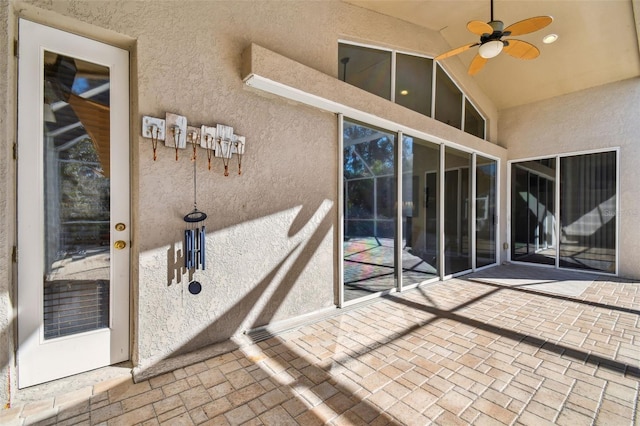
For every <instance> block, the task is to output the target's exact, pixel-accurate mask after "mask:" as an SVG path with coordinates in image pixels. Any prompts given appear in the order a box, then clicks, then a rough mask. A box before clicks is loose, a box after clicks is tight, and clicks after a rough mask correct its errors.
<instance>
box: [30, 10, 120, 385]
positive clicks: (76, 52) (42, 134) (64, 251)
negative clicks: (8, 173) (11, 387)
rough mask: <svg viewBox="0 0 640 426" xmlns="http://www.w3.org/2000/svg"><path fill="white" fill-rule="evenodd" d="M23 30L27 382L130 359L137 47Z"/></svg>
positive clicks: (52, 31)
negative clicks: (132, 85)
mask: <svg viewBox="0 0 640 426" xmlns="http://www.w3.org/2000/svg"><path fill="white" fill-rule="evenodd" d="M19 25H20V28H19V30H20V39H19V46H20V47H19V60H18V67H19V68H18V105H19V106H18V340H19V341H18V384H19V387H21V388H22V387H26V386H31V385H34V384H38V383H42V382H46V381H49V380H54V379H57V378H60V377H65V376H69V375H72V374H76V373H79V372H83V371H87V370H91V369H94V368H98V367H102V366H105V365H110V364H114V363H117V362H121V361H125V360H128V359H129V245H130V242H129V240H130V238H129V234H130V226H129V224H130V223H129V54H128V52H127V51H125V50H122V49H118V48H115V47H113V46H109V45H106V44H103V43H99V42H96V41H93V40H89V39H86V38H83V37H79V36H76V35H73V34H69V33H65V32H62V31H58V30H55V29H52V28H49V27H45V26H42V25H38V24H35V23H33V22H29V21H25V20H20V24H19Z"/></svg>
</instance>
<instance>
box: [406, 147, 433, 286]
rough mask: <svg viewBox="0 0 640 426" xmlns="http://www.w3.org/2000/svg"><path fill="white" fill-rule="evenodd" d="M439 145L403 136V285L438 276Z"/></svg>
mask: <svg viewBox="0 0 640 426" xmlns="http://www.w3.org/2000/svg"><path fill="white" fill-rule="evenodd" d="M439 168H440V147H439V146H438V145H435V144H432V143H429V142H426V141H424V140H420V139H417V138H413V137H410V136H404V138H403V141H402V170H403V175H402V280H403V281H402V282H403V286H408V285H411V284H418V283H421V282H422V281H425V280H428V279H431V278H437V277H438V276H439V273H438V259H439V256H438V251H437V247H438V232H437V229H438V227H437V225H438V224H437V217H438V216H437V212H438V208H439V203H438V191H437V189H438V185H437V182H438V179H437V176H438V170H439Z"/></svg>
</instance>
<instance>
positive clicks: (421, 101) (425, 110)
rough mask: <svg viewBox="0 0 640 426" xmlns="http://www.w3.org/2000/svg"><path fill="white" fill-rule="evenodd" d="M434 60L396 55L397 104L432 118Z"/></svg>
mask: <svg viewBox="0 0 640 426" xmlns="http://www.w3.org/2000/svg"><path fill="white" fill-rule="evenodd" d="M432 74H433V59H429V58H421V57H419V56H413V55H405V54H402V53H397V54H396V97H395V100H396V103H397V104H400V105H402V106H405V107H407V108H409V109H412V110H414V111H417V112H419V113H420V114H424V115H428V116H431V81H432Z"/></svg>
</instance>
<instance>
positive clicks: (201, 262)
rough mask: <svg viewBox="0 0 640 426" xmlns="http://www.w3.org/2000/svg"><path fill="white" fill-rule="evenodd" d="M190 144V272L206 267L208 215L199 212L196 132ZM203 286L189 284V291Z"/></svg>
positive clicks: (187, 260) (186, 235) (186, 252)
mask: <svg viewBox="0 0 640 426" xmlns="http://www.w3.org/2000/svg"><path fill="white" fill-rule="evenodd" d="M188 137H189V142H190V143H192V144H193V147H194V149H193V157H192V158H191V161H192V162H193V210H192V211H191V212H190V213H188V214H187V215H186V216H185V217H184V221H185V222H186V223H187V229H185V231H184V266H185V267H186V268H187V269H188V270H189V271H191V270H194V269H196V270H197V269H202V270H204V269H205V267H206V262H205V253H206V251H205V247H206V241H205V236H206V232H205V226H204V221H205V219H206V218H207V214H206V213H204V212H201V211H199V210H198V204H197V198H196V197H197V190H196V182H197V181H196V149H195V147H196V144H198V143H199V140H198V139H199V135H198V133H197V132H196V131H193V132H190V133H189V135H188ZM201 288H202V287H201V285H200V283H199V282H197V281H192V282H191V283H189V291H190V292H191V293H192V294H198V293H200V290H201Z"/></svg>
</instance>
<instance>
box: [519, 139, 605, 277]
mask: <svg viewBox="0 0 640 426" xmlns="http://www.w3.org/2000/svg"><path fill="white" fill-rule="evenodd" d="M558 165H559V169H557V167H558ZM616 206H617V152H615V151H610V152H598V153H590V154H580V155H568V156H562V157H556V158H546V159H539V160H530V161H523V162H515V163H512V165H511V259H512V260H514V261H519V262H529V263H538V264H546V265H555V266H557V267H561V268H570V269H582V270H592V271H599V272H606V273H615V272H616V246H617V237H616Z"/></svg>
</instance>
